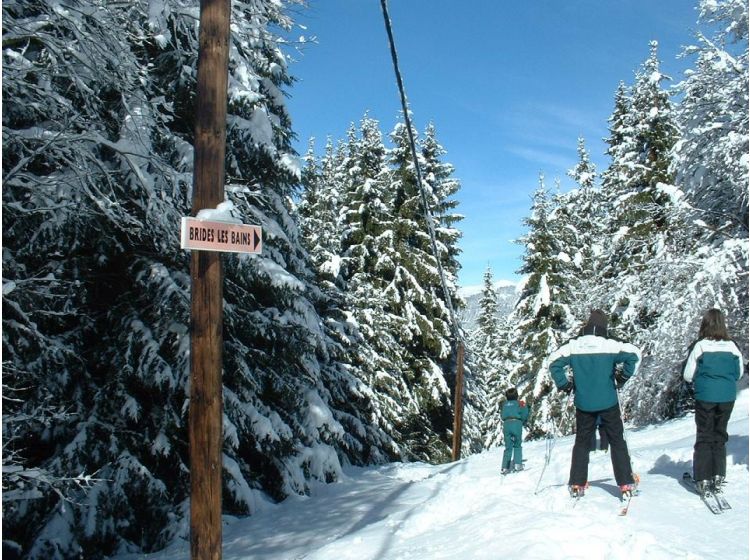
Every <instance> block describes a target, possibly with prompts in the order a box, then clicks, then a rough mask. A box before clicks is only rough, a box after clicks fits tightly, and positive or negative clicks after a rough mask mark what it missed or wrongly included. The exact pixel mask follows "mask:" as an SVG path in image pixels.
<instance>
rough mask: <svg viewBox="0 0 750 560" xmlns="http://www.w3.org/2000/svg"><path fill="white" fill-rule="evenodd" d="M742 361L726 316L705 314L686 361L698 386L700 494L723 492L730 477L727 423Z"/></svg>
mask: <svg viewBox="0 0 750 560" xmlns="http://www.w3.org/2000/svg"><path fill="white" fill-rule="evenodd" d="M742 371H743V362H742V354H741V353H740V350H739V348H737V345H736V344H735V343H734V341H732V340H731V338H730V337H729V333H728V332H727V327H726V322H725V320H724V314H723V313H722V312H721V311H719V310H718V309H709V310H708V311H706V312H705V313H704V315H703V320H702V321H701V326H700V329H699V331H698V340H697V341H696V342H695V343H693V345H692V347H691V349H690V354H689V355H688V358H687V361H686V362H685V369H684V371H683V378H684V379H685V381H687V382H688V383H690V382H692V383H693V384H694V387H695V427H696V436H695V446H694V448H693V479H694V480H695V481H696V482H695V483H696V486H697V487H698V491H699V492H701V493H703V492H704V491H705V490H707V489H711V490H713V491H720V490H721V485H722V484H723V483H724V479H725V477H726V474H727V451H726V442H727V440H728V439H729V435H728V434H727V424H728V423H729V416H730V415H731V414H732V409H733V408H734V401H735V399H736V398H737V380H738V379H739V378H740V377H741V376H742Z"/></svg>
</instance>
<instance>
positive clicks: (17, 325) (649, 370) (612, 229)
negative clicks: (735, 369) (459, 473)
mask: <svg viewBox="0 0 750 560" xmlns="http://www.w3.org/2000/svg"><path fill="white" fill-rule="evenodd" d="M231 5H232V37H231V43H230V62H229V96H228V117H227V152H226V162H225V168H226V176H227V182H226V199H227V201H229V202H230V203H231V204H230V206H231V208H232V212H233V213H234V216H235V217H236V218H238V219H240V220H242V221H243V222H244V223H250V224H258V225H261V226H262V228H263V235H264V248H263V254H262V255H231V254H228V255H225V256H224V257H223V263H224V274H225V279H224V326H223V336H224V369H223V407H224V413H223V429H224V441H223V501H222V503H223V510H224V513H226V514H229V515H252V514H253V512H254V511H256V510H257V509H258V507H259V504H261V503H262V502H266V501H280V500H283V499H284V498H286V497H288V496H292V495H301V494H306V493H307V492H308V491H309V485H310V484H311V482H313V481H327V482H330V481H334V480H337V479H338V477H340V475H341V470H342V467H343V466H346V465H373V464H379V463H385V462H389V461H424V462H429V463H433V464H439V463H444V462H447V461H450V459H451V450H450V445H451V440H452V437H453V434H452V430H453V398H454V395H453V390H454V386H455V382H456V380H455V376H456V355H457V349H458V345H459V343H460V342H461V341H463V342H465V344H466V363H465V366H466V367H465V370H466V381H465V383H466V385H465V394H464V413H463V452H464V454H470V453H475V452H479V451H481V450H484V449H488V448H491V447H494V446H496V445H498V444H500V443H502V432H501V430H500V425H501V424H500V422H499V406H500V404H501V399H502V395H503V393H504V390H505V389H506V388H508V387H511V386H514V387H517V388H518V389H519V392H520V393H521V397H522V398H524V399H526V400H527V401H528V402H529V403H530V405H531V411H532V418H531V420H530V424H529V430H528V434H529V435H528V437H529V439H537V438H540V437H544V436H545V435H546V434H547V433H549V432H550V431H551V430H553V429H554V427H555V426H553V424H554V422H556V421H557V419H559V418H560V413H561V410H562V409H563V408H564V407H565V406H566V396H565V395H564V394H561V393H559V392H557V391H555V390H554V387H553V384H552V381H551V379H550V377H549V375H548V373H547V370H546V363H545V359H546V357H547V356H548V355H549V354H550V353H551V352H552V351H553V350H554V349H555V348H556V347H557V346H558V345H559V344H561V343H562V342H564V341H566V340H568V339H569V338H571V337H572V336H575V334H576V333H577V331H578V330H579V329H580V327H581V326H582V322H583V321H584V320H585V318H586V316H587V315H588V311H589V310H590V309H592V308H600V309H603V310H605V311H606V312H607V313H608V314H609V315H610V317H611V325H612V330H613V332H614V334H615V335H616V336H618V337H621V338H623V339H627V340H630V341H632V342H634V343H635V344H637V345H638V346H640V347H641V349H642V351H643V355H644V359H643V364H642V367H641V370H640V372H639V374H638V381H637V382H633V383H628V384H627V385H626V387H625V389H624V390H623V405H624V410H625V414H626V417H627V420H629V421H630V422H632V423H633V424H636V425H643V424H648V423H651V422H654V421H657V420H662V419H666V418H672V417H675V416H677V415H680V414H681V413H682V412H684V411H685V410H687V409H689V407H690V405H691V395H690V394H689V391H688V390H687V388H686V387H685V385H684V384H683V382H682V380H681V375H680V373H681V364H682V361H683V359H684V358H685V355H686V349H687V347H688V345H689V344H690V342H691V341H692V340H693V339H694V338H695V336H696V334H697V331H698V324H699V320H700V317H701V314H702V312H703V311H704V310H705V309H706V308H708V307H713V306H716V307H719V308H721V309H722V310H724V311H725V312H726V313H727V315H728V320H729V327H730V332H731V334H732V335H733V336H734V337H735V338H736V340H737V342H738V344H739V345H740V348H741V350H742V352H743V354H744V355H745V356H747V351H748V348H747V346H748V343H747V341H748V184H747V180H748V169H749V166H750V156H748V50H747V44H748V6H747V3H746V2H745V0H700V3H699V4H698V11H697V13H699V18H700V19H699V21H698V22H697V27H698V29H700V31H698V32H697V33H696V34H695V35H694V36H693V37H692V46H690V47H688V48H686V49H685V52H684V53H683V55H684V56H685V57H688V58H689V59H690V60H691V63H692V67H691V69H690V71H689V72H687V73H686V74H685V76H684V77H682V79H681V80H678V81H673V82H670V80H669V79H668V78H667V76H665V75H663V74H662V73H661V71H660V60H659V52H658V43H657V41H654V42H653V43H652V44H651V45H644V61H643V63H642V65H641V66H640V67H639V68H637V69H634V76H635V79H634V80H633V81H632V83H628V82H626V81H625V80H624V77H623V81H622V82H621V83H620V85H619V87H618V88H617V89H616V91H614V92H613V94H614V95H613V109H612V113H611V116H610V118H609V122H608V124H609V127H608V129H609V137H608V138H607V139H606V143H607V146H608V149H607V155H608V156H609V158H610V163H609V166H608V167H607V168H606V169H603V170H597V169H595V168H594V166H593V164H592V163H591V161H590V158H589V153H588V152H587V149H586V143H585V139H584V138H580V139H579V141H578V146H577V149H578V156H579V161H578V163H577V165H576V166H575V167H574V168H573V169H571V170H570V172H569V174H570V177H571V178H572V179H573V180H574V181H575V183H576V185H577V188H575V189H572V190H569V191H567V192H561V189H560V187H559V185H558V183H559V181H557V180H555V179H553V180H552V184H551V185H550V184H549V180H548V179H547V178H546V177H544V176H540V177H539V178H538V183H537V184H536V190H535V193H534V196H533V200H532V202H531V206H530V208H529V212H528V216H527V218H526V219H525V222H524V225H525V226H526V233H525V234H524V235H523V236H522V237H521V238H520V239H518V240H517V242H518V243H519V244H520V245H521V246H522V247H523V250H524V256H523V264H522V267H521V269H520V270H519V274H521V275H523V278H524V280H523V282H524V283H523V287H522V289H521V291H520V298H519V300H518V302H517V303H516V305H515V307H514V309H513V311H512V312H511V313H510V315H509V316H508V317H507V318H505V317H503V318H502V319H501V320H498V319H497V313H496V300H495V293H494V291H493V289H492V284H493V277H492V271H491V270H489V269H488V270H487V272H486V274H485V283H484V290H483V292H482V299H481V312H480V315H479V319H478V322H477V326H476V328H471V329H467V328H463V327H462V326H461V325H456V324H455V319H454V316H455V313H454V312H453V309H454V306H455V307H460V305H461V300H460V298H459V297H458V295H457V293H458V286H457V278H458V272H459V270H460V264H459V257H460V248H459V242H460V238H461V230H460V223H461V216H460V214H459V213H458V202H457V198H456V195H457V193H458V192H459V190H460V180H459V177H460V169H459V170H457V169H454V167H453V165H452V164H450V163H449V161H448V157H449V154H448V153H446V150H445V149H444V148H443V147H442V146H441V144H440V141H439V121H436V122H435V124H430V125H429V126H427V127H426V128H425V130H423V131H417V130H415V131H413V132H414V134H415V135H416V136H417V140H418V146H417V148H418V155H419V168H420V169H421V174H422V177H423V179H424V182H423V187H424V189H425V194H426V197H425V199H426V203H427V206H428V208H427V212H425V209H424V208H423V202H422V196H421V195H422V193H420V190H419V186H418V183H417V180H416V173H415V167H414V164H413V161H412V159H411V157H410V153H409V148H408V140H407V137H408V134H407V132H408V131H407V130H406V126H405V125H404V124H403V122H401V123H399V124H396V125H395V126H394V127H393V129H392V130H390V131H383V130H381V125H380V122H379V121H378V120H377V119H376V118H374V117H373V116H371V115H369V114H367V113H365V114H364V116H363V117H362V118H361V120H360V121H359V122H358V123H353V124H352V125H351V126H350V128H349V131H348V133H347V135H346V138H342V139H328V140H327V141H326V142H325V144H324V145H323V146H317V147H316V146H315V144H314V142H313V141H311V145H310V150H309V151H308V152H307V153H306V154H296V153H295V150H294V148H293V141H294V139H295V132H294V128H293V122H294V115H291V114H289V112H288V110H287V108H286V105H285V98H286V96H287V95H288V94H289V93H290V92H292V91H293V88H294V71H293V64H291V63H292V61H293V58H294V49H295V46H294V44H293V42H292V41H290V40H289V39H288V38H287V36H288V34H289V33H290V31H291V30H293V28H294V25H295V24H294V21H293V13H294V11H295V10H299V9H302V7H303V5H304V2H303V1H302V0H285V1H281V0H234V1H233V2H232V3H231ZM198 16H199V12H198V3H197V2H195V1H194V0H151V1H148V2H147V1H145V0H143V1H141V0H138V1H129V2H105V1H102V0H68V1H66V2H61V1H59V0H24V1H16V0H8V1H5V2H3V6H2V25H3V98H2V99H3V112H2V121H3V158H2V166H3V176H2V177H3V190H2V196H3V204H2V211H3V308H2V337H3V346H2V351H3V358H2V360H3V364H2V365H3V374H2V375H3V377H2V381H3V390H2V397H3V399H2V405H3V416H2V418H3V476H2V481H3V484H2V489H3V493H2V499H3V552H4V554H8V555H9V557H13V556H16V557H23V558H29V559H34V560H42V559H45V560H46V559H69V558H80V557H84V558H104V557H107V556H110V555H113V554H118V553H126V552H149V551H153V550H158V549H161V548H163V547H164V546H166V545H167V544H168V543H169V542H171V541H173V540H174V539H176V538H185V537H186V536H187V535H188V533H189V513H188V512H189V497H190V496H189V490H190V485H189V477H190V472H189V449H188V434H187V417H188V407H189V398H188V397H189V394H190V392H189V387H188V384H189V378H190V289H191V288H190V275H189V253H188V252H187V251H183V250H181V249H180V244H179V223H180V218H181V217H182V216H188V215H190V213H191V198H192V186H191V183H192V158H193V151H192V149H193V129H194V119H195V115H194V106H195V89H196V87H195V86H196V62H197V57H198V20H199V18H198ZM686 33H687V31H686ZM657 39H658V38H657ZM364 109H365V108H363V111H364ZM438 117H439V115H437V116H435V118H438ZM319 148H320V149H321V152H320V154H319V155H318V152H317V151H316V150H317V149H319ZM532 188H533V187H532ZM428 220H431V224H428ZM429 226H431V227H429ZM430 229H432V230H433V231H434V232H435V235H436V242H437V243H436V245H437V248H438V251H437V253H438V254H437V255H436V254H435V253H434V252H433V251H432V248H431V240H430V236H429V233H428V232H429V230H430ZM488 233H491V232H488ZM438 259H439V260H438ZM441 270H442V272H443V273H444V279H445V282H444V283H443V281H442V280H441V275H440V271H441ZM746 363H747V360H746ZM572 428H573V427H572V426H570V425H567V426H562V430H563V432H565V433H570V431H571V430H572Z"/></svg>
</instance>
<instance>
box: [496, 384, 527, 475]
mask: <svg viewBox="0 0 750 560" xmlns="http://www.w3.org/2000/svg"><path fill="white" fill-rule="evenodd" d="M505 398H506V399H507V400H506V401H505V404H503V409H502V413H501V416H502V419H503V438H505V451H504V452H503V465H502V469H501V471H500V472H501V473H502V474H508V473H509V472H511V470H516V471H521V470H523V456H522V452H521V443H522V440H523V433H522V432H523V429H522V428H523V426H525V425H526V421H527V420H528V419H529V408H528V407H527V406H526V403H524V402H523V401H519V400H518V391H517V390H516V388H515V387H511V388H510V389H508V390H507V391H506V392H505ZM511 460H512V461H511ZM511 463H512V464H511Z"/></svg>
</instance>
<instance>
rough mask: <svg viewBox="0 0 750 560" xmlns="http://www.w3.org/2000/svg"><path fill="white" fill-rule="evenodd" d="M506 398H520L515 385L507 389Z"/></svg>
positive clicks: (511, 399) (512, 399)
mask: <svg viewBox="0 0 750 560" xmlns="http://www.w3.org/2000/svg"><path fill="white" fill-rule="evenodd" d="M505 398H506V399H508V400H509V401H516V400H518V390H516V388H515V387H511V388H510V389H508V390H507V391H505Z"/></svg>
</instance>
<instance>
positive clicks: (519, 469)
mask: <svg viewBox="0 0 750 560" xmlns="http://www.w3.org/2000/svg"><path fill="white" fill-rule="evenodd" d="M513 470H514V471H515V472H519V471H522V470H523V464H519V465H515V466H514V467H513Z"/></svg>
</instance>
